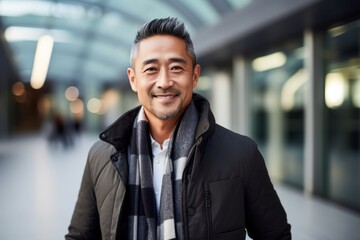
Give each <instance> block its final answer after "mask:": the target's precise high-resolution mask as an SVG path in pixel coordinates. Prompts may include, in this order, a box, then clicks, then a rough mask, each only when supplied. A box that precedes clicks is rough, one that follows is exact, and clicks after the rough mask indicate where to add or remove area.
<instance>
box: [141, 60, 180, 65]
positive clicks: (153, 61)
mask: <svg viewBox="0 0 360 240" xmlns="http://www.w3.org/2000/svg"><path fill="white" fill-rule="evenodd" d="M169 60H170V62H177V63H183V64H186V60H185V59H183V58H170V59H169ZM158 62H159V60H158V59H156V58H151V59H147V60H144V61H143V62H142V65H143V66H145V65H147V64H151V63H158Z"/></svg>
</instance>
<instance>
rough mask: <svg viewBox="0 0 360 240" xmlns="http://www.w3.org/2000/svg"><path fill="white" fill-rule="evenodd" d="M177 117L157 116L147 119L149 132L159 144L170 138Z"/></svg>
mask: <svg viewBox="0 0 360 240" xmlns="http://www.w3.org/2000/svg"><path fill="white" fill-rule="evenodd" d="M177 121H178V118H176V119H170V120H161V119H158V118H154V119H151V120H150V119H149V126H150V134H151V136H152V137H153V138H154V139H155V141H156V142H158V143H159V144H160V145H161V146H162V144H163V142H164V141H165V140H166V139H168V138H170V136H171V134H172V133H173V131H174V128H175V126H176V123H177Z"/></svg>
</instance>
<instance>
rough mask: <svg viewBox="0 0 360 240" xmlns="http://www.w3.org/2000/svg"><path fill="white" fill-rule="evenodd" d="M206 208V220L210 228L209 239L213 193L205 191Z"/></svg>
mask: <svg viewBox="0 0 360 240" xmlns="http://www.w3.org/2000/svg"><path fill="white" fill-rule="evenodd" d="M205 208H206V221H207V226H208V227H207V229H208V239H211V194H210V192H209V191H205Z"/></svg>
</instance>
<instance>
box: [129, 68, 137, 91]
mask: <svg viewBox="0 0 360 240" xmlns="http://www.w3.org/2000/svg"><path fill="white" fill-rule="evenodd" d="M127 75H128V78H129V82H130V86H131V89H132V90H133V91H134V92H136V91H137V88H136V79H135V71H134V69H133V68H128V69H127Z"/></svg>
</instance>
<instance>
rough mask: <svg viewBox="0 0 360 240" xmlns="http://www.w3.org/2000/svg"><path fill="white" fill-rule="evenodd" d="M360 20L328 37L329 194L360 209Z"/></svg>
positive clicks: (326, 107) (339, 28)
mask: <svg viewBox="0 0 360 240" xmlns="http://www.w3.org/2000/svg"><path fill="white" fill-rule="evenodd" d="M359 53H360V21H356V22H352V23H349V24H347V25H342V26H338V27H335V28H332V29H329V30H328V31H327V34H326V38H325V58H326V59H325V63H326V76H325V118H324V119H325V120H324V127H325V131H324V132H325V136H324V139H325V144H326V145H325V148H324V149H325V152H324V155H325V158H324V164H323V167H324V169H325V171H324V172H325V176H324V177H325V183H326V184H325V195H327V197H329V198H331V199H333V200H335V201H338V202H340V203H343V204H345V205H348V206H350V207H353V208H357V209H360V191H359V189H360V56H359Z"/></svg>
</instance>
